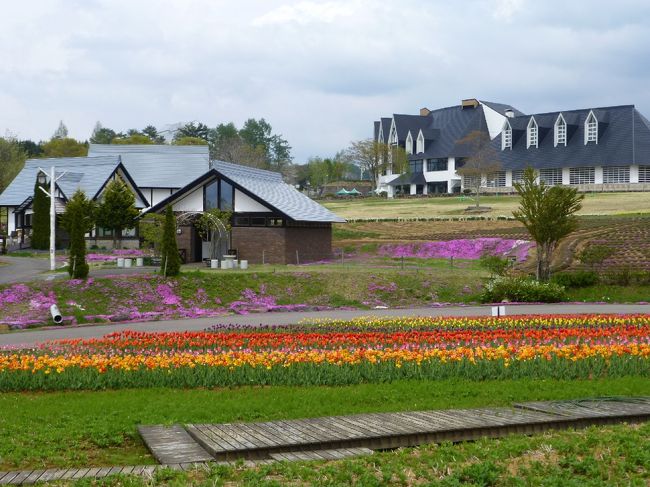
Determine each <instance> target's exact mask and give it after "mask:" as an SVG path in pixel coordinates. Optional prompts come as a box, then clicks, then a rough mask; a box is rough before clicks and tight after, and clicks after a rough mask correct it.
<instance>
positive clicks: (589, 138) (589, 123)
mask: <svg viewBox="0 0 650 487" xmlns="http://www.w3.org/2000/svg"><path fill="white" fill-rule="evenodd" d="M589 142H595V143H596V144H597V143H598V120H596V115H594V112H589V115H588V116H587V120H585V145H587V144H588V143H589Z"/></svg>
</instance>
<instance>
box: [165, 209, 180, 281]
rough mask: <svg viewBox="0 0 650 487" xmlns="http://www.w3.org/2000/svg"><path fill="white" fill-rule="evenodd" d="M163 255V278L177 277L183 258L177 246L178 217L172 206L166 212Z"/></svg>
mask: <svg viewBox="0 0 650 487" xmlns="http://www.w3.org/2000/svg"><path fill="white" fill-rule="evenodd" d="M161 254H162V260H161V262H160V265H161V272H162V274H163V276H165V277H168V276H177V275H178V274H179V273H180V271H181V258H180V255H178V245H177V244H176V217H175V216H174V212H173V211H172V207H171V205H167V210H166V211H165V224H164V226H163V238H162V245H161Z"/></svg>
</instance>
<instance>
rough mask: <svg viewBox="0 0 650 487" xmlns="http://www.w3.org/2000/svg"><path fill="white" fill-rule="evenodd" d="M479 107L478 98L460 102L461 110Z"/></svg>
mask: <svg viewBox="0 0 650 487" xmlns="http://www.w3.org/2000/svg"><path fill="white" fill-rule="evenodd" d="M478 105H479V103H478V100H477V99H476V98H467V99H466V100H462V101H461V102H460V106H461V108H463V109H465V108H476V107H477V106H478Z"/></svg>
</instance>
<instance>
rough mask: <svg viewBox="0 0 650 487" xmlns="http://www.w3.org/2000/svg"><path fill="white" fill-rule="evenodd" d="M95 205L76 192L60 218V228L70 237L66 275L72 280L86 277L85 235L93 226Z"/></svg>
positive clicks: (78, 191)
mask: <svg viewBox="0 0 650 487" xmlns="http://www.w3.org/2000/svg"><path fill="white" fill-rule="evenodd" d="M94 216H95V204H94V202H93V201H92V200H89V199H88V198H86V194H85V193H84V192H83V191H81V190H77V191H76V192H75V193H74V195H72V198H70V200H69V201H68V204H67V205H66V207H65V212H64V213H63V216H62V217H61V226H62V227H63V228H65V229H66V230H67V231H68V233H69V235H70V250H69V264H68V273H69V274H70V277H72V278H74V279H85V278H86V277H88V264H87V263H86V233H88V232H90V231H91V230H92V228H93V227H94V225H95V219H94Z"/></svg>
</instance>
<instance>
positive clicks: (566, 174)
mask: <svg viewBox="0 0 650 487" xmlns="http://www.w3.org/2000/svg"><path fill="white" fill-rule="evenodd" d="M562 184H563V185H565V186H568V185H569V184H571V169H570V168H568V167H563V168H562Z"/></svg>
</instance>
